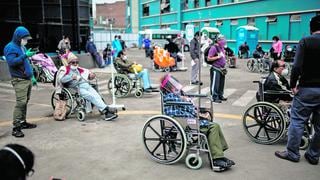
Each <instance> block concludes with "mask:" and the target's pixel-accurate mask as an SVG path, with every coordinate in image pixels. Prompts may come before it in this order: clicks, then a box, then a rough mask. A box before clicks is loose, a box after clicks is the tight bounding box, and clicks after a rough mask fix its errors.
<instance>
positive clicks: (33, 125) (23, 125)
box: [21, 122, 37, 129]
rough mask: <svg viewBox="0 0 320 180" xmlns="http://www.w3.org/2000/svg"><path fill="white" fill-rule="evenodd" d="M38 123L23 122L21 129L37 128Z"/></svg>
mask: <svg viewBox="0 0 320 180" xmlns="http://www.w3.org/2000/svg"><path fill="white" fill-rule="evenodd" d="M36 127H37V125H36V124H32V123H28V122H23V123H21V129H33V128H36Z"/></svg>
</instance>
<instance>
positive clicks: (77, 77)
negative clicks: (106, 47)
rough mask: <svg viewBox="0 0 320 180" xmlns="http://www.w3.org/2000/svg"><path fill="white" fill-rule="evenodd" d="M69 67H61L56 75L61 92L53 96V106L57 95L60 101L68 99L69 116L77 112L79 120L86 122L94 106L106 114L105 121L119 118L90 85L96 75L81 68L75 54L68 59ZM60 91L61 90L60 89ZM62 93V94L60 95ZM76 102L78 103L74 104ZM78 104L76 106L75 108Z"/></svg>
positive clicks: (57, 91)
mask: <svg viewBox="0 0 320 180" xmlns="http://www.w3.org/2000/svg"><path fill="white" fill-rule="evenodd" d="M67 61H68V66H65V67H61V68H60V69H59V71H58V73H57V74H56V83H57V86H58V87H62V89H60V90H56V91H55V92H54V94H53V96H52V97H53V98H52V104H53V105H54V103H53V101H54V99H55V95H56V94H58V98H59V99H66V100H67V101H71V102H68V103H67V104H69V106H71V107H69V109H68V112H67V115H68V114H70V113H71V112H72V111H75V110H76V111H77V118H78V120H80V121H83V120H84V117H85V112H88V111H90V108H88V106H91V104H93V105H94V106H96V107H97V108H98V110H99V111H100V113H102V114H104V120H106V121H110V120H113V119H115V118H117V114H116V110H114V109H111V108H109V107H108V105H106V104H105V102H104V100H103V98H102V97H101V95H100V94H99V93H98V92H97V90H96V89H95V88H94V87H93V86H96V84H95V85H93V84H91V83H90V80H93V79H94V78H95V76H96V75H95V74H94V73H92V72H90V71H89V70H88V69H85V68H81V67H79V60H78V58H77V57H76V56H75V55H74V54H72V53H71V54H70V55H69V56H68V58H67ZM58 89H59V88H58ZM59 92H60V93H59ZM74 100H76V102H73V101H74ZM74 104H76V106H74Z"/></svg>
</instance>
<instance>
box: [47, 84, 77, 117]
mask: <svg viewBox="0 0 320 180" xmlns="http://www.w3.org/2000/svg"><path fill="white" fill-rule="evenodd" d="M58 100H65V101H67V113H66V117H67V116H69V115H70V114H71V113H72V110H73V109H74V100H73V97H72V95H71V93H70V92H69V91H68V90H67V89H66V88H62V90H61V93H56V92H55V91H54V92H53V93H52V95H51V106H52V108H53V109H55V107H56V103H57V101H58Z"/></svg>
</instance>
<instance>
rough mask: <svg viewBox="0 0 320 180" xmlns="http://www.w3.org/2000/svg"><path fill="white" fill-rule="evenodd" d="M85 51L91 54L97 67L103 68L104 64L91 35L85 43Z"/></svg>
mask: <svg viewBox="0 0 320 180" xmlns="http://www.w3.org/2000/svg"><path fill="white" fill-rule="evenodd" d="M86 51H87V52H88V53H89V54H91V56H92V57H93V59H94V60H95V61H96V63H97V64H98V66H99V68H104V67H105V64H104V61H103V60H102V57H101V56H100V54H99V52H98V50H97V47H96V45H95V44H94V42H93V38H92V37H91V36H89V38H88V41H87V44H86Z"/></svg>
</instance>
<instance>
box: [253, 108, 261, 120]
mask: <svg viewBox="0 0 320 180" xmlns="http://www.w3.org/2000/svg"><path fill="white" fill-rule="evenodd" d="M254 115H255V117H257V118H258V117H260V120H263V119H262V114H261V111H260V108H259V107H255V108H254Z"/></svg>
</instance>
